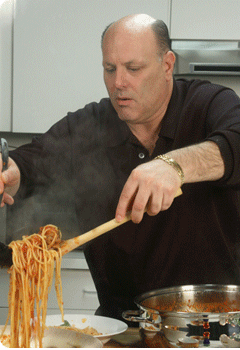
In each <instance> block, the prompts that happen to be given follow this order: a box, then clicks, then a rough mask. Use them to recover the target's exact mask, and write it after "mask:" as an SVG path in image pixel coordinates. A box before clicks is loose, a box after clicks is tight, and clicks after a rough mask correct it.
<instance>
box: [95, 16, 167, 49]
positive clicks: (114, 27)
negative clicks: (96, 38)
mask: <svg viewBox="0 0 240 350" xmlns="http://www.w3.org/2000/svg"><path fill="white" fill-rule="evenodd" d="M147 30H148V31H149V30H151V31H152V32H153V33H154V35H155V39H156V41H157V46H158V48H159V54H160V56H162V55H163V54H164V53H165V52H167V51H169V50H170V49H171V41H170V38H169V33H168V28H167V26H166V24H165V23H164V22H163V21H161V20H156V19H154V18H153V17H151V16H149V15H146V14H137V15H129V16H126V17H123V18H121V19H119V20H118V21H116V22H113V23H111V24H109V25H108V26H107V27H106V29H105V30H104V32H103V33H102V40H101V44H102V46H103V43H104V38H105V35H106V34H108V35H111V36H113V35H114V34H116V33H118V32H129V34H138V33H139V35H140V34H141V33H144V32H145V31H147Z"/></svg>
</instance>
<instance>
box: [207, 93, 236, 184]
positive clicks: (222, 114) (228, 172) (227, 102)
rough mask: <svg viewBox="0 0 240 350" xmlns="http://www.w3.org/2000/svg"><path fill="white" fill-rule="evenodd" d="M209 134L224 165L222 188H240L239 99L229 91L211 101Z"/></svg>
mask: <svg viewBox="0 0 240 350" xmlns="http://www.w3.org/2000/svg"><path fill="white" fill-rule="evenodd" d="M207 124H208V125H207V127H208V128H209V134H208V137H207V140H209V141H214V142H215V143H216V144H217V145H218V146H219V149H220V152H221V155H222V157H223V160H224V164H225V174H224V176H223V177H222V178H221V179H220V180H218V181H216V183H217V184H218V185H222V186H234V187H235V186H236V187H237V188H240V176H239V174H240V98H239V97H238V96H237V94H236V93H235V92H234V91H232V90H231V89H222V90H221V91H220V92H219V93H218V94H217V95H216V96H215V97H214V99H213V100H212V102H211V104H210V106H209V109H208V117H207Z"/></svg>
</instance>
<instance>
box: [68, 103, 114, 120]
mask: <svg viewBox="0 0 240 350" xmlns="http://www.w3.org/2000/svg"><path fill="white" fill-rule="evenodd" d="M110 114H111V115H112V114H116V112H115V110H114V108H113V106H112V104H111V101H110V99H109V98H103V99H101V100H100V101H99V102H91V103H88V104H86V105H85V106H84V107H83V108H80V109H78V110H76V111H75V112H69V113H68V116H69V117H71V118H77V119H79V118H84V117H88V118H95V119H96V118H104V117H107V116H109V115H110Z"/></svg>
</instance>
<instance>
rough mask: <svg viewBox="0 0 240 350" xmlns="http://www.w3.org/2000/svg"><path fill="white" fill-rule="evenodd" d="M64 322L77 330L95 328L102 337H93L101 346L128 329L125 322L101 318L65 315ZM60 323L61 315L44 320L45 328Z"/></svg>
mask: <svg viewBox="0 0 240 350" xmlns="http://www.w3.org/2000/svg"><path fill="white" fill-rule="evenodd" d="M64 320H66V321H68V322H69V323H70V325H71V326H74V327H77V328H79V329H83V328H86V327H88V326H89V327H93V328H95V329H96V330H97V332H98V333H102V335H96V336H95V337H96V338H98V339H99V340H101V341H102V343H103V344H105V343H107V342H108V341H109V340H110V339H111V337H112V336H114V335H116V334H120V333H123V332H125V331H126V330H127V328H128V326H127V324H126V323H125V322H122V321H119V320H116V319H114V318H109V317H103V316H95V315H77V314H73V315H71V314H67V315H64ZM62 323H63V322H62V317H61V315H52V316H47V318H46V326H60V325H61V324H62Z"/></svg>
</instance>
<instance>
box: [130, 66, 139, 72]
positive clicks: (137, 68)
mask: <svg viewBox="0 0 240 350" xmlns="http://www.w3.org/2000/svg"><path fill="white" fill-rule="evenodd" d="M128 69H129V70H130V71H131V72H137V71H138V70H139V69H140V68H139V67H129V68H128Z"/></svg>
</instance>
